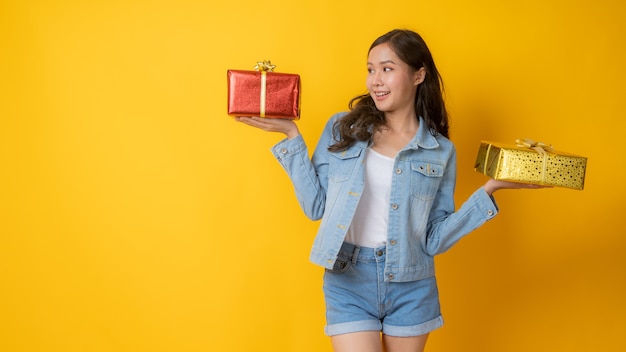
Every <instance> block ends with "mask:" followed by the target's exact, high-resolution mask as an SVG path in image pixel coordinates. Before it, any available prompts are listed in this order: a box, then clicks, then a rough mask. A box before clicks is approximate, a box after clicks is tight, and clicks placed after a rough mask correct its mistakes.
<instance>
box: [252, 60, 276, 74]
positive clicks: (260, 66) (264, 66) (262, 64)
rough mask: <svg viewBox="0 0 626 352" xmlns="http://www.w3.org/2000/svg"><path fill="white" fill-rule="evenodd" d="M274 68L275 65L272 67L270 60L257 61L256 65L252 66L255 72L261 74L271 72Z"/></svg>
mask: <svg viewBox="0 0 626 352" xmlns="http://www.w3.org/2000/svg"><path fill="white" fill-rule="evenodd" d="M275 68H276V65H272V62H271V61H270V60H264V61H257V63H256V65H255V66H254V70H255V71H261V72H273V71H274V69H275Z"/></svg>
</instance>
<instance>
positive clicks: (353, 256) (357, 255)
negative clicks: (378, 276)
mask: <svg viewBox="0 0 626 352" xmlns="http://www.w3.org/2000/svg"><path fill="white" fill-rule="evenodd" d="M360 250H361V247H359V246H354V252H352V265H356V260H357V258H358V257H359V251H360Z"/></svg>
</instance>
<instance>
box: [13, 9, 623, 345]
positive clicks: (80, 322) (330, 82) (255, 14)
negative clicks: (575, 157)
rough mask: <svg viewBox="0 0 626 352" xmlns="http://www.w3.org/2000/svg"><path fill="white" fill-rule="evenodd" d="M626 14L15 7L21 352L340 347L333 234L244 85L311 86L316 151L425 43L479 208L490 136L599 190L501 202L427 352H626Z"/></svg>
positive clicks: (461, 256)
mask: <svg viewBox="0 0 626 352" xmlns="http://www.w3.org/2000/svg"><path fill="white" fill-rule="evenodd" d="M625 9H626V6H625V5H624V4H623V2H621V1H618V0H593V1H592V0H586V1H583V0H579V1H556V0H530V1H522V2H519V1H516V2H506V1H493V0H491V1H490V0H477V1H463V0H449V1H405V0H400V1H395V2H389V1H387V2H381V1H369V0H360V1H355V0H345V1H331V0H324V1H293V0H275V1H272V2H259V1H250V0H242V1H237V0H234V1H220V2H218V1H192V0H178V1H165V0H163V1H138V0H123V1H122V0H109V1H70V0H56V1H43V0H41V1H33V0H31V1H19V0H14V1H9V0H4V1H0V82H1V83H0V84H1V88H0V117H1V120H0V121H1V122H0V123H1V124H0V167H1V169H0V178H1V184H0V233H1V237H0V241H1V242H0V275H1V278H0V287H1V288H0V350H2V351H65V352H70V351H295V352H306V351H315V352H319V351H330V350H331V349H330V343H329V340H328V339H327V337H325V336H324V335H323V325H324V313H323V312H324V304H323V297H322V292H321V275H322V270H321V269H320V268H318V267H315V266H313V265H312V264H310V263H309V262H308V252H309V248H310V245H311V242H312V239H313V236H314V233H315V231H316V228H317V226H318V224H317V223H316V222H311V221H309V220H308V219H306V218H305V216H304V215H303V214H302V213H301V211H300V209H299V208H298V205H297V202H296V200H295V197H294V195H293V191H292V187H291V185H290V183H289V180H288V178H287V177H286V175H285V174H284V172H283V170H282V169H281V168H280V166H279V164H278V163H277V162H276V161H275V160H274V159H273V157H272V156H271V154H270V152H269V148H270V147H271V146H272V145H273V144H274V143H275V142H277V141H278V140H280V139H281V136H279V135H273V134H265V133H262V132H260V131H257V130H252V129H250V128H247V127H245V126H243V125H240V124H237V123H235V122H234V121H233V120H232V119H231V118H230V117H228V116H227V115H226V70H227V69H251V68H252V66H253V65H254V64H255V62H256V61H257V60H264V59H270V60H272V62H273V63H275V64H277V65H278V67H277V71H279V72H291V73H299V74H300V75H301V76H302V81H303V86H302V91H303V93H302V118H301V120H300V121H299V126H300V128H301V131H302V133H303V135H304V137H305V139H306V140H307V141H308V143H309V145H310V147H311V149H312V148H313V146H314V145H315V143H316V142H317V138H318V136H319V133H320V131H321V129H322V127H323V125H324V123H325V121H326V119H327V118H328V117H329V116H330V115H331V114H332V113H334V112H336V111H340V110H345V109H346V107H347V102H348V100H349V99H350V98H351V97H353V96H355V95H357V94H360V93H362V92H364V90H365V83H364V81H365V59H366V54H367V48H368V47H369V44H370V43H371V42H372V41H373V40H374V39H375V38H376V37H377V36H378V35H380V34H382V33H384V32H386V31H388V30H390V29H392V28H396V27H405V28H411V29H414V30H416V31H418V32H420V33H421V34H422V35H423V36H424V38H425V39H426V40H427V42H428V43H429V45H430V47H431V50H432V51H433V53H434V56H435V60H436V62H437V63H438V65H439V68H440V71H441V73H442V75H443V77H444V81H445V84H446V88H447V99H448V103H449V109H450V111H451V114H452V137H453V141H454V142H455V143H456V145H457V148H458V149H459V154H458V165H459V172H458V187H457V195H456V197H457V203H459V204H460V202H462V201H463V200H464V199H465V198H466V197H467V196H468V195H469V194H471V192H472V191H473V190H474V189H476V188H477V187H479V186H480V185H481V184H482V183H483V182H484V181H485V178H484V176H482V175H480V174H478V173H476V172H475V171H473V168H472V167H473V163H474V156H475V153H476V151H477V149H478V144H479V142H480V140H481V139H487V140H496V141H501V142H509V141H513V140H515V139H516V138H523V137H529V138H534V139H537V140H542V141H545V142H548V143H551V144H553V145H554V146H555V147H556V148H557V149H560V150H565V151H569V152H572V153H576V154H581V155H584V156H587V157H588V158H589V163H588V169H587V179H586V187H585V190H584V191H574V190H568V189H548V190H538V191H506V192H505V191H503V192H501V193H497V194H496V197H497V200H498V204H499V205H500V208H501V210H502V212H501V214H500V215H499V216H498V217H497V218H496V219H494V220H493V221H492V222H490V223H488V224H486V225H485V226H484V227H482V228H481V229H479V230H477V231H476V232H475V233H473V234H472V235H470V237H469V238H467V239H464V240H463V241H461V242H460V243H459V244H458V245H457V246H456V247H455V248H453V249H452V250H451V251H450V252H448V253H446V254H444V255H442V256H440V257H438V258H437V264H438V272H437V273H438V278H439V283H440V290H441V300H442V306H443V314H444V318H445V320H446V325H445V326H444V328H443V329H441V330H438V331H436V332H434V333H433V334H432V335H431V338H430V341H429V347H428V350H429V351H431V352H437V351H481V352H509V351H510V352H517V351H519V352H522V351H523V352H527V351H623V350H624V349H626V342H625V340H624V332H625V331H626V303H625V300H624V297H626V273H625V271H626V270H625V269H626V255H625V250H626V236H625V235H626V230H625V226H624V225H625V223H626V222H625V221H624V212H623V209H624V198H625V197H626V185H625V182H624V175H623V173H624V171H625V170H624V169H625V167H624V165H625V161H626V160H625V157H624V155H625V152H626V144H625V143H624V141H623V139H624V132H625V127H626V123H625V122H624V121H625V119H624V113H623V112H624V88H623V87H624V82H625V81H626V74H625V68H624V62H626V45H625V40H626V28H625V26H624V25H623V19H624V16H625V14H626V13H625Z"/></svg>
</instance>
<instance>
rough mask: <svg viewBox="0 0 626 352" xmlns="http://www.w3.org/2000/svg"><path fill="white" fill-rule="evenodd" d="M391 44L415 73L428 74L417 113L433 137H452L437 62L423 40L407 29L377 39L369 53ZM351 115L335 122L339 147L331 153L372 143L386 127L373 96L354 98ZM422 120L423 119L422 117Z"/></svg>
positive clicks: (421, 87)
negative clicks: (418, 71)
mask: <svg viewBox="0 0 626 352" xmlns="http://www.w3.org/2000/svg"><path fill="white" fill-rule="evenodd" d="M384 43H387V44H388V45H389V46H390V47H391V49H392V50H393V52H394V53H395V54H396V55H398V57H399V58H400V60H402V61H404V62H405V63H406V64H407V65H409V66H410V67H411V68H413V69H414V70H415V71H417V70H419V69H420V68H422V67H423V68H424V69H425V70H426V76H425V79H424V81H423V82H422V83H421V84H420V85H419V86H418V87H417V93H416V94H415V112H416V114H417V115H418V116H421V117H422V118H423V119H424V122H425V123H426V125H427V127H428V129H429V130H430V133H431V134H432V135H437V134H441V135H443V136H445V137H446V138H448V137H449V132H448V129H449V126H448V113H447V111H446V106H445V102H444V99H443V80H442V79H441V76H440V75H439V71H437V67H436V66H435V61H434V60H433V57H432V55H431V53H430V50H429V49H428V46H427V45H426V42H424V39H422V37H421V36H420V35H419V34H417V33H415V32H413V31H411V30H404V29H394V30H392V31H391V32H388V33H386V34H384V35H382V36H380V37H379V38H378V39H376V40H375V41H374V42H373V43H372V45H371V46H370V48H369V50H368V54H369V52H370V51H371V50H372V49H373V48H374V47H376V46H378V45H381V44H384ZM348 106H349V108H350V112H348V114H346V115H345V116H343V117H342V118H341V119H339V120H338V121H337V122H335V125H334V131H335V134H334V139H335V141H336V143H334V144H333V145H331V146H330V147H329V148H328V150H330V151H335V152H336V151H342V150H345V149H347V148H349V147H350V146H352V145H353V144H354V143H355V142H356V141H370V140H371V138H372V134H373V133H374V132H376V131H379V130H380V129H382V128H384V127H385V125H386V120H385V113H384V112H382V111H380V110H378V109H377V108H376V105H375V104H374V99H372V97H371V96H370V94H369V93H368V94H363V95H359V96H357V97H354V98H353V99H352V100H350V103H349V105H348ZM418 118H419V117H418Z"/></svg>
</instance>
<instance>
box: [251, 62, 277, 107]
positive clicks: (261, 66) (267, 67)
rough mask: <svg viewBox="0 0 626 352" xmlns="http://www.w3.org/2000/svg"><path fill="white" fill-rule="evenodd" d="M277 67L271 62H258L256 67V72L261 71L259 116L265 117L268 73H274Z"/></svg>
mask: <svg viewBox="0 0 626 352" xmlns="http://www.w3.org/2000/svg"><path fill="white" fill-rule="evenodd" d="M275 68H276V65H272V63H271V62H270V61H269V60H264V61H257V63H256V65H255V66H254V70H255V71H261V100H260V109H259V110H260V111H259V115H260V116H261V117H265V100H266V97H267V72H273V71H274V69H275Z"/></svg>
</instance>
